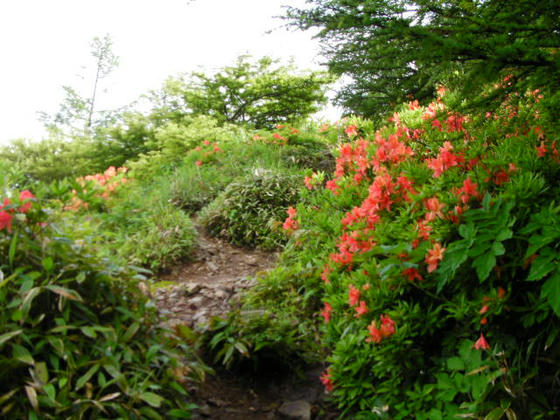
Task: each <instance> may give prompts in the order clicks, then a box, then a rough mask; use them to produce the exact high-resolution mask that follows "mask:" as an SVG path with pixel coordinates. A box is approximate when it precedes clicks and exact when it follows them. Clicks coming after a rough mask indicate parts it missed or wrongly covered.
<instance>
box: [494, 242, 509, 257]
mask: <svg viewBox="0 0 560 420" xmlns="http://www.w3.org/2000/svg"><path fill="white" fill-rule="evenodd" d="M492 252H493V253H494V255H496V256H498V255H504V254H505V253H506V249H505V248H504V246H503V245H502V243H501V242H497V241H496V242H494V243H493V244H492Z"/></svg>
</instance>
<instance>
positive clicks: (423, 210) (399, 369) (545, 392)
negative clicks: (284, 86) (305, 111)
mask: <svg viewBox="0 0 560 420" xmlns="http://www.w3.org/2000/svg"><path fill="white" fill-rule="evenodd" d="M439 92H440V95H441V96H440V98H439V99H438V100H437V101H436V102H434V103H431V104H429V105H427V106H420V105H419V104H418V102H417V101H414V102H411V103H410V104H407V105H405V106H404V107H402V108H401V109H400V111H399V112H396V113H395V114H394V115H393V116H392V117H391V118H390V119H389V124H388V125H387V126H386V127H384V128H382V129H380V130H378V131H376V132H372V131H371V130H369V127H368V126H367V125H364V126H363V127H361V126H359V125H356V124H348V126H347V127H346V128H345V129H344V133H345V139H346V141H344V142H343V143H341V144H340V146H339V150H338V158H337V162H336V169H335V172H334V174H333V177H332V179H330V180H328V181H327V182H326V183H325V184H324V187H321V186H320V185H318V184H317V182H316V179H317V178H316V176H315V175H313V176H310V177H309V178H307V179H306V180H305V183H306V188H304V189H302V192H301V194H302V197H303V202H302V203H301V204H300V205H298V206H297V208H295V209H292V210H290V213H289V218H288V219H287V220H286V222H285V227H286V228H288V229H287V230H289V231H290V234H291V237H292V239H291V242H290V244H289V245H288V248H287V251H286V254H285V260H286V261H287V264H293V263H294V261H298V262H300V263H302V264H305V263H307V264H312V265H314V266H315V267H317V276H318V277H320V278H321V279H322V282H323V290H322V293H323V303H322V304H321V306H320V307H318V308H317V314H318V316H319V317H320V319H322V321H323V324H324V327H323V328H324V337H323V342H324V344H325V345H326V346H327V348H329V349H330V353H331V355H330V356H329V358H328V361H329V365H330V366H329V368H328V370H327V371H325V373H324V374H323V376H322V378H321V380H322V381H323V383H324V384H325V386H326V389H327V391H328V392H330V394H331V395H332V396H333V398H334V399H335V400H336V401H338V403H339V406H340V408H341V409H343V410H344V413H354V414H353V415H354V416H356V417H354V418H371V416H372V415H374V417H378V418H391V419H398V418H410V417H411V416H415V417H416V418H419V419H433V418H444V417H445V418H451V417H453V416H462V417H465V416H471V417H477V416H485V415H490V416H491V417H490V418H496V419H497V418H500V417H502V416H504V415H507V416H508V417H509V418H512V416H515V415H517V416H518V418H536V417H540V418H547V417H553V416H554V413H555V412H557V410H558V409H559V407H558V401H559V398H560V386H558V384H557V383H556V382H555V381H554V379H553V378H554V377H555V375H558V374H560V368H559V367H558V366H559V364H558V362H559V358H560V353H559V352H558V349H559V348H560V343H559V342H558V339H557V336H558V333H559V332H560V323H559V319H558V316H559V315H560V287H559V285H560V268H559V265H558V260H559V258H560V257H559V254H558V239H559V238H560V233H559V232H560V231H557V228H558V226H560V224H559V223H560V214H559V213H560V207H558V205H557V204H556V203H557V202H558V200H559V199H560V190H559V189H558V187H557V179H559V177H560V165H559V159H558V151H557V138H555V137H553V136H555V135H556V134H555V132H554V131H551V130H548V129H547V126H550V123H549V122H547V121H546V119H545V118H543V117H542V114H541V113H540V112H539V104H538V100H539V98H538V97H535V95H534V94H533V93H528V94H527V95H517V96H513V95H512V96H511V97H510V98H509V99H508V101H507V102H506V103H504V105H503V106H502V108H500V109H499V110H498V111H497V112H496V113H493V114H490V115H482V116H479V115H463V114H460V113H458V112H456V111H454V110H453V109H452V108H449V106H448V105H447V103H446V100H447V97H448V95H452V93H450V92H446V91H445V89H440V91H439ZM314 177H315V178H314Z"/></svg>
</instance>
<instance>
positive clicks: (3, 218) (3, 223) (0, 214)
mask: <svg viewBox="0 0 560 420" xmlns="http://www.w3.org/2000/svg"><path fill="white" fill-rule="evenodd" d="M4 228H6V229H7V230H8V232H11V231H12V215H11V214H10V213H8V212H7V211H0V230H2V229H4Z"/></svg>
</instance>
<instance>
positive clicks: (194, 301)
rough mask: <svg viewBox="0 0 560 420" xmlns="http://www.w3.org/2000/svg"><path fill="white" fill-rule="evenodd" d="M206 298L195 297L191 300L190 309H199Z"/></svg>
mask: <svg viewBox="0 0 560 420" xmlns="http://www.w3.org/2000/svg"><path fill="white" fill-rule="evenodd" d="M203 300H204V298H203V297H202V296H195V297H193V298H192V299H190V300H189V308H191V309H197V308H199V307H200V306H201V305H202V301H203Z"/></svg>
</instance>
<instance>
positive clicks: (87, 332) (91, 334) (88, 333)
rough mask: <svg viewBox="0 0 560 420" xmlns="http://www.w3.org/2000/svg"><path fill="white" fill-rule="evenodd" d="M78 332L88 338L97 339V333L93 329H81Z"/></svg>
mask: <svg viewBox="0 0 560 420" xmlns="http://www.w3.org/2000/svg"><path fill="white" fill-rule="evenodd" d="M80 331H81V332H83V333H84V335H85V336H87V337H89V338H97V333H96V332H95V328H94V327H81V328H80Z"/></svg>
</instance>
